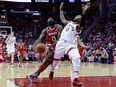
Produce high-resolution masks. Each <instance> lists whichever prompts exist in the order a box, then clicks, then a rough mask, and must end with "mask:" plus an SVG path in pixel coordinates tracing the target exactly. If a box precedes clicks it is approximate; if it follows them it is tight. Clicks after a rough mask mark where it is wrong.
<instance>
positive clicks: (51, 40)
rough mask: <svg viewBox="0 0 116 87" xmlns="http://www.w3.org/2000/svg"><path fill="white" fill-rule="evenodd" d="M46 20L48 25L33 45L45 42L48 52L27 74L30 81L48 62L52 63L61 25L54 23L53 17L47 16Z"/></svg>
mask: <svg viewBox="0 0 116 87" xmlns="http://www.w3.org/2000/svg"><path fill="white" fill-rule="evenodd" d="M47 22H48V25H49V26H48V27H46V28H45V29H43V31H42V33H41V35H40V37H39V38H38V40H37V41H36V42H35V44H34V46H35V45H36V44H38V43H44V42H45V43H46V44H47V46H48V52H47V54H46V57H45V58H44V59H43V61H42V64H41V65H40V67H39V69H38V70H37V71H36V72H35V73H34V74H32V75H29V76H27V78H28V79H29V81H30V82H33V80H34V79H36V78H37V77H38V76H39V75H40V73H41V72H42V71H43V70H45V69H46V68H47V67H48V65H49V64H52V62H53V55H54V49H55V45H56V42H57V40H58V38H59V37H60V34H61V31H62V26H61V25H59V24H56V23H55V21H54V19H53V18H48V20H47Z"/></svg>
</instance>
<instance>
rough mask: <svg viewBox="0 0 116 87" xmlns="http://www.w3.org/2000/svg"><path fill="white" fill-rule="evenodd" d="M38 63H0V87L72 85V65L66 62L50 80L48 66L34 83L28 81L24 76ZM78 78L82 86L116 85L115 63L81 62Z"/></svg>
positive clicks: (61, 64) (57, 86)
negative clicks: (21, 64)
mask: <svg viewBox="0 0 116 87" xmlns="http://www.w3.org/2000/svg"><path fill="white" fill-rule="evenodd" d="M39 65H40V63H38V62H26V63H23V66H22V67H18V64H17V63H14V65H13V66H10V64H8V63H0V87H73V86H72V84H71V82H72V79H73V72H72V71H73V67H72V65H71V64H70V63H68V62H61V63H60V64H59V65H58V66H57V68H56V71H55V73H54V75H55V76H54V79H53V80H52V81H51V80H49V78H48V76H49V70H50V66H49V67H48V68H47V69H46V70H45V71H44V72H43V73H41V75H40V76H39V77H38V79H37V80H36V81H35V83H30V82H29V81H28V80H27V79H26V78H25V77H26V76H27V75H30V74H32V73H33V72H35V71H36V70H37V69H38V67H39ZM79 79H80V80H81V81H82V83H83V86H82V87H116V64H101V63H89V62H87V63H81V69H80V78H79ZM75 87H76V86H75Z"/></svg>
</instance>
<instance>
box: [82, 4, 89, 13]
mask: <svg viewBox="0 0 116 87" xmlns="http://www.w3.org/2000/svg"><path fill="white" fill-rule="evenodd" d="M90 7H91V5H90V2H87V3H86V4H85V5H84V4H82V10H83V12H82V15H86V12H87V10H88V9H89V8H90Z"/></svg>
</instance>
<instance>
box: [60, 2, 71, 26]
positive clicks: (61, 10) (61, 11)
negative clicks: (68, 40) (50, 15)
mask: <svg viewBox="0 0 116 87" xmlns="http://www.w3.org/2000/svg"><path fill="white" fill-rule="evenodd" d="M63 5H64V2H62V3H61V4H60V20H61V21H62V23H63V24H65V25H66V24H68V23H69V22H70V21H68V20H66V19H65V16H64V14H63Z"/></svg>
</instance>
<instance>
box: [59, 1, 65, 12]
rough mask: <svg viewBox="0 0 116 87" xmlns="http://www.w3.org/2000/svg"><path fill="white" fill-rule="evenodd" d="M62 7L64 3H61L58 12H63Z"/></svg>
mask: <svg viewBox="0 0 116 87" xmlns="http://www.w3.org/2000/svg"><path fill="white" fill-rule="evenodd" d="M63 5H64V2H62V3H61V4H60V8H59V9H60V11H62V10H63Z"/></svg>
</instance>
